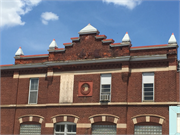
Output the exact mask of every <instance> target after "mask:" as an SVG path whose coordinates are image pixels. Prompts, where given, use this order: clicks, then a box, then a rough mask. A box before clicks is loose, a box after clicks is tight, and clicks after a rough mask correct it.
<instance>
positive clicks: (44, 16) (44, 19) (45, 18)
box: [41, 12, 59, 25]
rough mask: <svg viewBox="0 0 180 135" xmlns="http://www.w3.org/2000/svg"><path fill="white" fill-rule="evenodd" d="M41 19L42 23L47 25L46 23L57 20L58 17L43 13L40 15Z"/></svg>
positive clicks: (50, 13)
mask: <svg viewBox="0 0 180 135" xmlns="http://www.w3.org/2000/svg"><path fill="white" fill-rule="evenodd" d="M41 19H42V23H43V24H45V25H47V24H48V21H50V20H52V21H55V20H58V19H59V16H57V15H56V14H54V13H52V12H44V13H42V14H41Z"/></svg>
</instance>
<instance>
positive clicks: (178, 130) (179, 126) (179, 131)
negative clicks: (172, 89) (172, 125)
mask: <svg viewBox="0 0 180 135" xmlns="http://www.w3.org/2000/svg"><path fill="white" fill-rule="evenodd" d="M177 132H178V133H180V113H178V114H177Z"/></svg>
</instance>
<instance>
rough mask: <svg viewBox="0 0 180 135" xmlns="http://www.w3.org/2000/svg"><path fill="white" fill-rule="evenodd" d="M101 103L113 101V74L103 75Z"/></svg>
mask: <svg viewBox="0 0 180 135" xmlns="http://www.w3.org/2000/svg"><path fill="white" fill-rule="evenodd" d="M100 89H101V90H100V92H101V94H100V101H110V99H111V74H102V75H101V85H100Z"/></svg>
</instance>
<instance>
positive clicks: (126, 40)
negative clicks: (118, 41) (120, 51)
mask: <svg viewBox="0 0 180 135" xmlns="http://www.w3.org/2000/svg"><path fill="white" fill-rule="evenodd" d="M122 42H131V39H130V37H129V35H128V32H126V34H125V35H124V37H123V39H122Z"/></svg>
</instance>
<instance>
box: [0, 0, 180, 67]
mask: <svg viewBox="0 0 180 135" xmlns="http://www.w3.org/2000/svg"><path fill="white" fill-rule="evenodd" d="M0 2H1V16H0V17H1V20H2V21H1V24H0V30H1V39H0V41H1V42H0V44H1V57H0V58H1V59H0V64H1V65H4V64H14V61H15V60H14V56H15V52H16V51H17V50H18V48H19V47H22V50H23V52H24V54H25V55H35V54H48V51H47V50H48V48H49V44H50V43H51V41H52V40H53V39H55V40H56V43H57V45H58V47H59V48H64V46H63V43H67V42H71V39H70V38H71V37H78V36H79V34H78V32H79V31H80V30H81V29H82V28H83V27H85V26H86V25H87V24H88V23H90V24H91V25H92V26H94V27H95V28H97V29H98V30H99V31H100V34H104V35H106V36H107V38H112V39H114V40H115V43H118V42H121V40H122V38H123V36H124V34H125V33H126V32H128V33H129V36H130V38H131V42H132V46H145V45H158V44H167V43H168V40H169V38H170V36H171V34H172V33H174V34H175V37H176V39H177V42H178V45H180V44H179V36H180V35H179V31H180V27H179V7H180V2H179V1H142V0H126V1H123V0H118V1H117V0H97V1H75V0H74V1H72V0H71V1H58V0H54V1H47V0H46V1H42V0H26V1H24V0H0ZM178 52H179V51H178ZM178 59H180V56H179V54H178Z"/></svg>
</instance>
